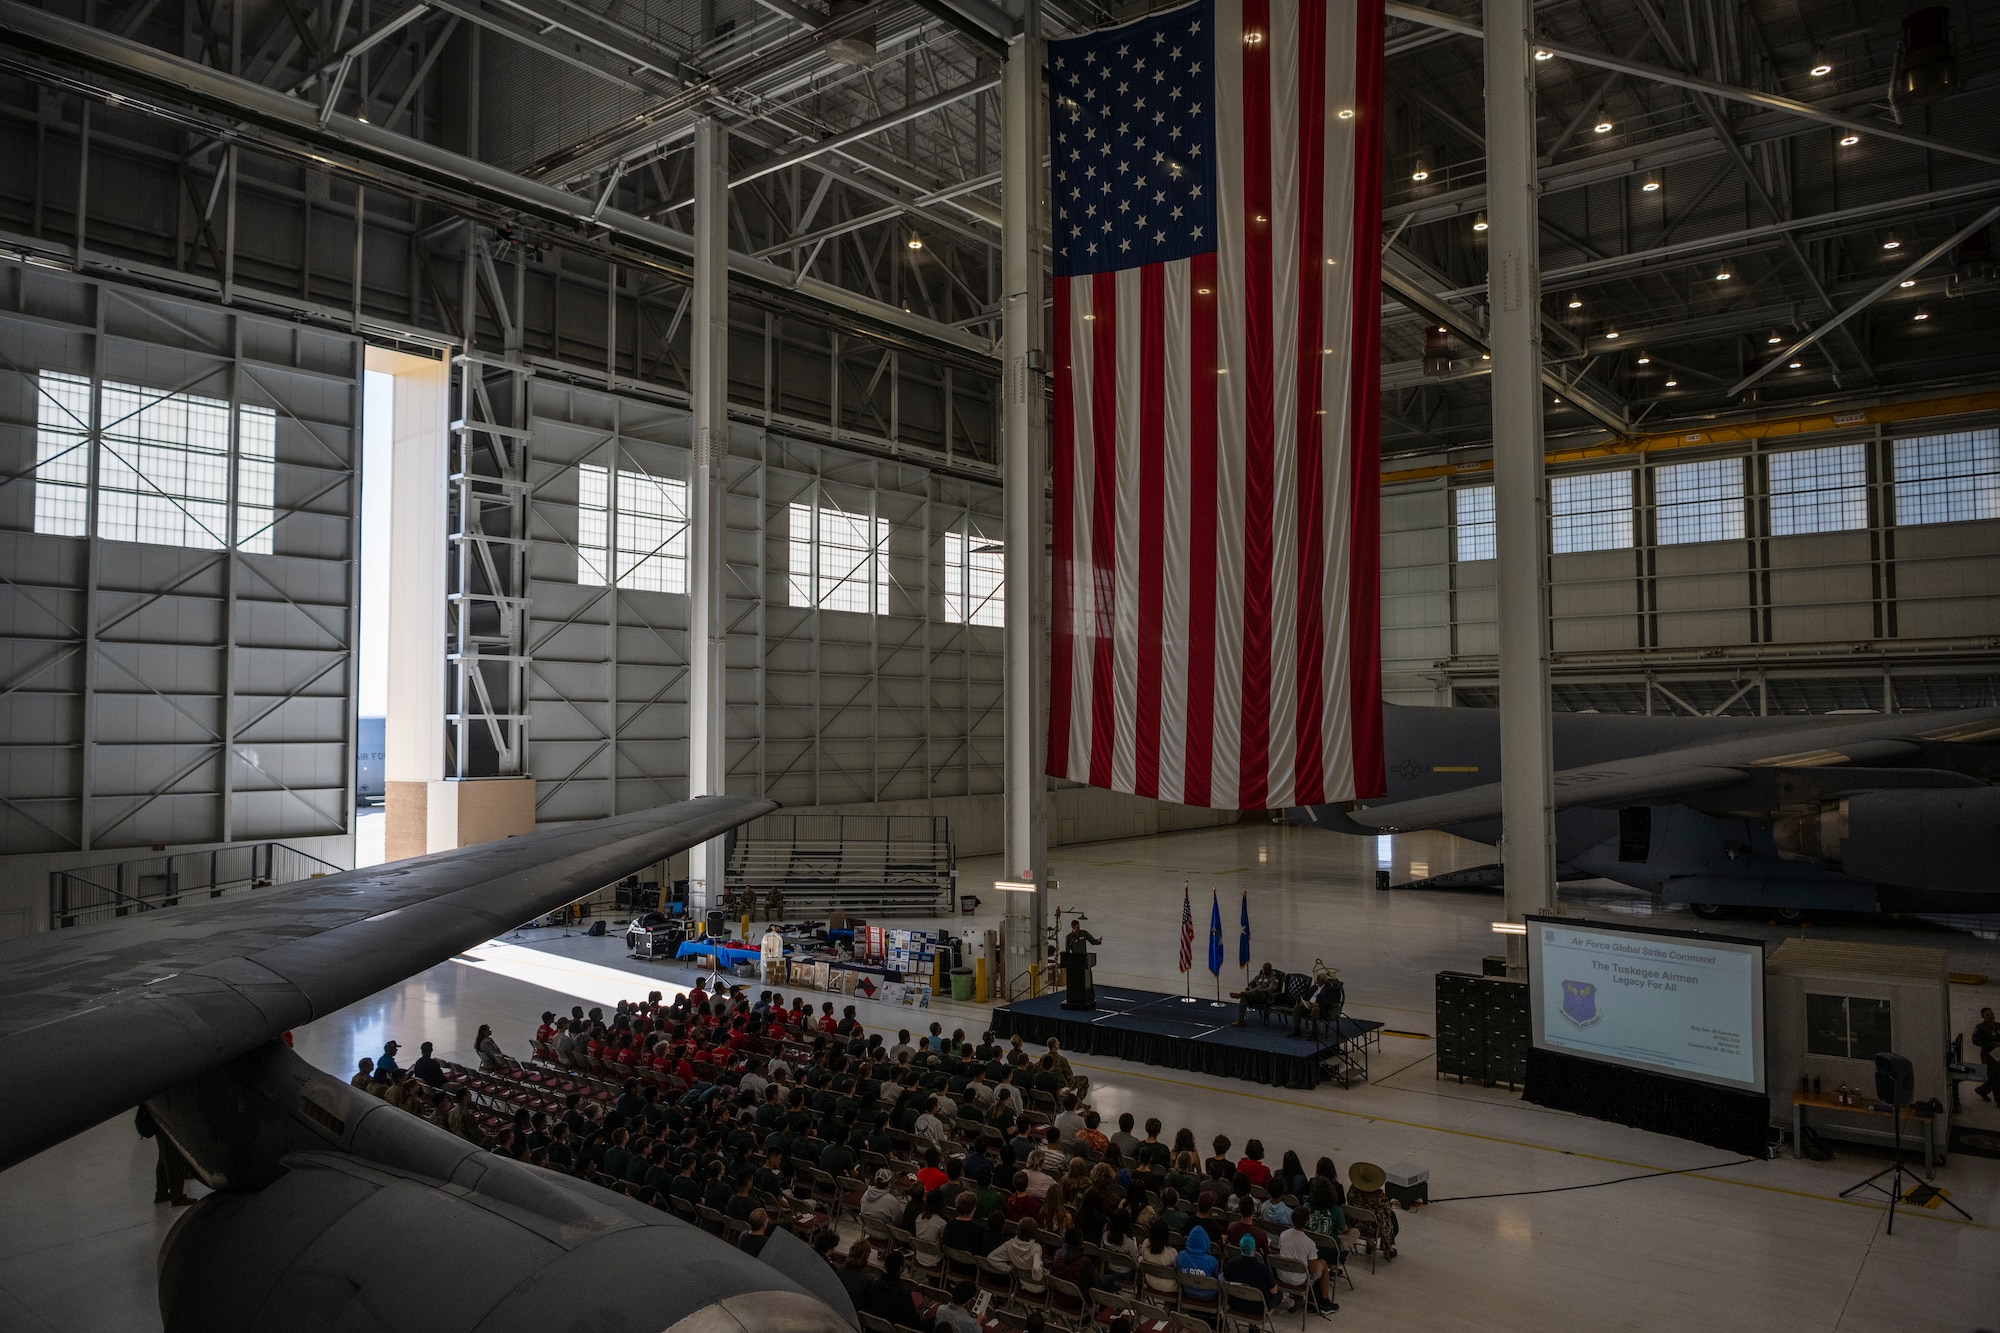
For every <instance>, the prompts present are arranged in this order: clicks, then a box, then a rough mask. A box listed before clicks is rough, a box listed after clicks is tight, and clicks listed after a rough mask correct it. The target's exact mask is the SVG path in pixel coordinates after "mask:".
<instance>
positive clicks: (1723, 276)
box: [1715, 268, 1735, 282]
mask: <svg viewBox="0 0 2000 1333" xmlns="http://www.w3.org/2000/svg"><path fill="white" fill-rule="evenodd" d="M1734 276H1735V275H1734V274H1732V273H1731V272H1730V271H1729V270H1728V269H1726V268H1724V269H1717V270H1716V272H1715V280H1716V281H1717V282H1728V281H1729V280H1730V278H1732V277H1734Z"/></svg>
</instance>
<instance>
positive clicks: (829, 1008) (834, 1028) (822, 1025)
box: [819, 1000, 840, 1036]
mask: <svg viewBox="0 0 2000 1333" xmlns="http://www.w3.org/2000/svg"><path fill="white" fill-rule="evenodd" d="M819 1030H820V1031H821V1032H824V1033H826V1034H827V1035H829V1036H831V1035H832V1034H834V1033H836V1032H838V1031H839V1030H840V1023H839V1020H837V1019H835V1018H834V1016H833V1001H832V1000H828V1001H827V1002H826V1003H824V1004H822V1005H821V1006H820V1015H819Z"/></svg>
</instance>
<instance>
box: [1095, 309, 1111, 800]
mask: <svg viewBox="0 0 2000 1333" xmlns="http://www.w3.org/2000/svg"><path fill="white" fill-rule="evenodd" d="M1090 312H1091V314H1092V315H1093V316H1095V319H1094V320H1093V322H1092V324H1091V330H1090V354H1091V361H1092V365H1091V371H1090V390H1091V394H1090V400H1091V401H1090V432H1091V435H1092V437H1093V442H1094V444H1095V445H1096V454H1097V462H1096V466H1095V467H1094V468H1093V469H1092V476H1091V483H1090V484H1091V495H1090V588H1091V602H1092V611H1093V614H1092V617H1091V626H1090V630H1091V643H1092V646H1093V649H1094V652H1093V655H1092V658H1091V666H1090V785H1091V786H1093V787H1109V786H1110V785H1111V747H1112V743H1113V740H1114V736H1115V732H1116V728H1117V724H1118V719H1117V716H1116V712H1115V707H1116V706H1115V705H1114V703H1113V702H1112V693H1113V689H1112V687H1113V679H1112V674H1111V673H1112V669H1113V668H1112V657H1111V649H1112V633H1111V627H1112V625H1113V623H1114V622H1115V621H1116V618H1117V611H1118V275H1117V274H1116V273H1098V274H1094V275H1093V276H1092V277H1091V279H1090Z"/></svg>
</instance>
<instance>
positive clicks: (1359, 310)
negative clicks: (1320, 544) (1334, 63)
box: [1347, 0, 1387, 797]
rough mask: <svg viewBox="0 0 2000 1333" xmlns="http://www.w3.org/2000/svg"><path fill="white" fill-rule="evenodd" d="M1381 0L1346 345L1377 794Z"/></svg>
mask: <svg viewBox="0 0 2000 1333" xmlns="http://www.w3.org/2000/svg"><path fill="white" fill-rule="evenodd" d="M1382 27H1383V17H1382V5H1381V4H1380V3H1379V0H1363V3H1361V4H1360V5H1358V6H1357V13H1356V15H1355V21H1354V53H1355V56H1354V58H1355V60H1356V62H1357V65H1356V69H1355V87H1354V104H1355V105H1356V106H1357V107H1369V108H1373V109H1374V111H1375V114H1374V115H1372V116H1370V117H1369V118H1368V119H1367V120H1366V121H1365V122H1364V123H1363V124H1362V125H1361V126H1360V128H1359V132H1358V133H1357V134H1356V136H1355V140H1356V142H1355V154H1354V258H1353V262H1354V276H1353V279H1352V281H1353V289H1354V303H1353V308H1352V310H1351V312H1350V314H1349V325H1348V346H1349V347H1351V348H1352V349H1353V361H1352V363H1351V364H1352V366H1353V371H1352V374H1351V376H1350V377H1349V387H1348V392H1347V397H1348V402H1349V404H1350V405H1351V412H1350V414H1349V419H1348V426H1347V429H1348V458H1349V464H1350V466H1351V468H1352V472H1351V473H1350V479H1349V488H1350V489H1349V495H1350V497H1351V498H1350V501H1349V504H1350V511H1349V513H1348V520H1347V521H1348V541H1349V544H1350V549H1349V552H1348V560H1347V568H1348V579H1347V628H1348V636H1347V644H1348V650H1347V651H1348V700H1349V706H1350V708H1351V709H1352V710H1353V731H1352V735H1353V737H1354V743H1353V754H1354V794H1355V795H1356V796H1357V797H1362V796H1379V795H1381V794H1382V792H1383V790H1384V788H1385V786H1386V785H1387V780H1386V776H1385V774H1384V772H1383V765H1382V655H1381V643H1382V638H1381V636H1382V605H1381V599H1382V537H1381V496H1382V483H1381V472H1382V440H1381V435H1380V429H1381V415H1382V413H1381V392H1382V384H1381V377H1380V371H1379V369H1378V362H1379V361H1380V359H1381V351H1380V342H1381V340H1380V338H1379V336H1378V334H1379V330H1378V328H1377V325H1378V323H1379V321H1380V320H1381V317H1382V310H1381V302H1382V296H1381V284H1382V116H1383V114H1384V111H1385V108H1384V106H1383V101H1382V92H1383V89H1382V64H1383V59H1382Z"/></svg>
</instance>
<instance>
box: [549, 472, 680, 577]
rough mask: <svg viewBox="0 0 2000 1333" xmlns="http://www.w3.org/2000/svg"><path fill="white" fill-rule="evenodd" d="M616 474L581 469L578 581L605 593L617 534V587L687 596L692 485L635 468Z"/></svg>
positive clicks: (578, 483)
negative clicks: (614, 478) (614, 485)
mask: <svg viewBox="0 0 2000 1333" xmlns="http://www.w3.org/2000/svg"><path fill="white" fill-rule="evenodd" d="M610 496H611V474H610V472H609V471H608V470H607V469H606V468H604V467H602V466H600V465H598V464H595V463H585V464H583V466H581V467H580V468H578V469H577V495H576V511H577V522H576V529H577V531H576V581H577V582H578V583H581V584H584V585H586V586H589V587H595V588H601V587H603V586H604V581H605V578H606V577H607V574H608V571H609V570H610V569H611V530H612V528H613V527H614V526H615V527H616V528H617V530H618V586H619V587H621V588H629V589H632V590H634V591H636V592H679V593H684V592H686V591H687V523H688V520H687V483H686V482H684V481H681V480H679V479H678V478H674V477H655V476H653V475H651V474H650V473H647V472H643V471H639V470H637V469H634V468H620V469H618V503H617V505H616V506H615V508H614V506H613V505H612V504H611V502H610Z"/></svg>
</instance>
